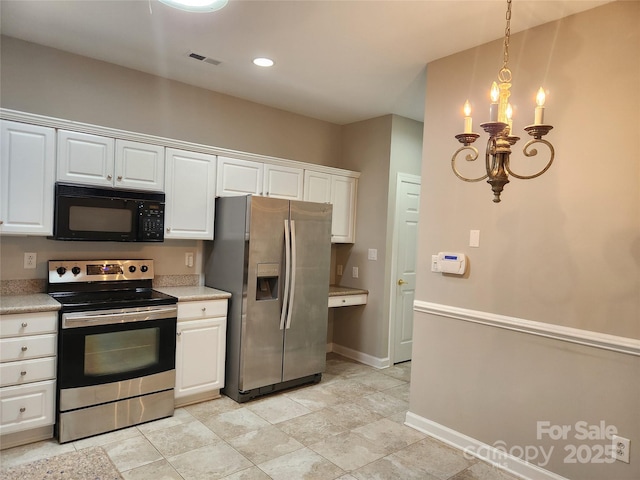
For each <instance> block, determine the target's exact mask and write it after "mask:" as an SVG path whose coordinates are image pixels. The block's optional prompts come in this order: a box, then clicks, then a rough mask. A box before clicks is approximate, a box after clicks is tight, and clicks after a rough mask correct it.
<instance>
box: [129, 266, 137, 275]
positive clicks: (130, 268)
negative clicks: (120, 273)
mask: <svg viewBox="0 0 640 480" xmlns="http://www.w3.org/2000/svg"><path fill="white" fill-rule="evenodd" d="M129 271H130V272H131V273H133V272H135V271H136V267H135V265H131V266H130V267H129Z"/></svg>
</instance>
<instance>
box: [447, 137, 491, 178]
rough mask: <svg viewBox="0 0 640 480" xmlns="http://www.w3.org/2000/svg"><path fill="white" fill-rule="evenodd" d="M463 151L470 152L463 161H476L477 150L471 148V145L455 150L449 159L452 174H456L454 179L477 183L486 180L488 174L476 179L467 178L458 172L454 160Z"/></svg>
mask: <svg viewBox="0 0 640 480" xmlns="http://www.w3.org/2000/svg"><path fill="white" fill-rule="evenodd" d="M465 150H470V151H471V152H472V153H468V154H467V156H466V157H465V160H466V161H467V162H475V161H476V160H477V159H478V149H477V148H476V147H473V146H471V145H464V146H462V147H460V148H459V149H458V150H456V152H455V153H454V154H453V156H452V157H451V168H452V169H453V173H455V174H456V177H458V178H459V179H460V180H464V181H465V182H479V181H481V180H484V179H486V178H488V174H485V175H484V176H482V177H478V178H467V177H465V176H463V175H462V174H461V173H460V172H459V171H458V169H457V168H456V158H457V157H458V155H459V154H460V153H462V152H463V151H465Z"/></svg>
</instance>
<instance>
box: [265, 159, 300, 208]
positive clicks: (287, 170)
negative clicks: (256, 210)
mask: <svg viewBox="0 0 640 480" xmlns="http://www.w3.org/2000/svg"><path fill="white" fill-rule="evenodd" d="M303 183H304V170H303V169H302V168H294V167H284V166H280V165H269V164H265V165H264V188H263V192H264V194H265V196H267V197H276V198H285V199H287V200H302V196H303V195H302V187H303Z"/></svg>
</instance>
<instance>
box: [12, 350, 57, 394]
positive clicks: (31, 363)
mask: <svg viewBox="0 0 640 480" xmlns="http://www.w3.org/2000/svg"><path fill="white" fill-rule="evenodd" d="M55 378H56V358H55V357H45V358H36V359H35V360H18V361H17V362H6V363H2V364H0V386H2V387H6V386H9V385H23V384H26V383H31V382H39V381H42V380H50V379H55Z"/></svg>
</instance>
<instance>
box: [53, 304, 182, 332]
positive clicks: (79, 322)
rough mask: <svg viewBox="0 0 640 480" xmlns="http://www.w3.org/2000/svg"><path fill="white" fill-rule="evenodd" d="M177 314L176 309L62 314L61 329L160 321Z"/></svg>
mask: <svg viewBox="0 0 640 480" xmlns="http://www.w3.org/2000/svg"><path fill="white" fill-rule="evenodd" d="M177 312H178V309H177V308H176V307H169V308H157V309H153V310H143V311H135V312H114V311H113V310H105V311H104V312H103V313H63V314H62V328H79V327H92V326H94V325H112V324H114V323H129V322H144V321H147V320H160V319H163V318H173V317H176V316H177Z"/></svg>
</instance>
